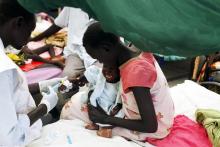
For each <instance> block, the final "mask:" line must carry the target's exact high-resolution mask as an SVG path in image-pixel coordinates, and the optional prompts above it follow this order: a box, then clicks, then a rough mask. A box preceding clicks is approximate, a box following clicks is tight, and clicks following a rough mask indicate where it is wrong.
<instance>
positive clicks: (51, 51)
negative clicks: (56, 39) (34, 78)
mask: <svg viewBox="0 0 220 147" xmlns="http://www.w3.org/2000/svg"><path fill="white" fill-rule="evenodd" d="M47 51H48V52H49V54H50V56H51V58H53V57H55V51H54V49H53V46H52V45H45V46H42V47H39V48H37V49H35V50H33V52H34V54H37V55H40V54H42V53H44V52H47Z"/></svg>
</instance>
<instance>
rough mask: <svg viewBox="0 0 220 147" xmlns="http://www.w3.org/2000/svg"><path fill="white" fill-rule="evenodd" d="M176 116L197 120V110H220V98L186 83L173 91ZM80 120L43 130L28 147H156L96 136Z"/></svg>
mask: <svg viewBox="0 0 220 147" xmlns="http://www.w3.org/2000/svg"><path fill="white" fill-rule="evenodd" d="M171 94H172V98H173V101H174V105H175V115H176V116H177V115H185V116H187V117H189V118H190V119H191V120H194V121H195V114H194V113H195V111H196V109H197V108H211V109H215V110H219V111H220V107H219V106H220V95H218V94H216V93H214V92H212V91H209V90H207V89H206V88H204V87H202V86H200V85H198V84H197V83H195V82H192V81H189V80H186V81H185V82H184V83H182V84H179V85H177V86H174V87H172V88H171ZM84 125H85V124H84V123H83V122H82V121H80V120H60V121H58V122H56V123H54V124H50V125H47V126H45V127H43V130H42V136H41V137H40V138H39V139H38V140H35V141H33V142H32V143H31V144H29V145H28V147H59V146H62V147H86V146H95V147H115V146H117V147H125V146H126V147H141V146H145V147H152V145H150V144H148V143H145V144H139V142H132V141H126V140H125V139H123V138H122V137H113V138H112V139H107V138H102V137H98V136H96V132H95V131H90V130H86V129H84Z"/></svg>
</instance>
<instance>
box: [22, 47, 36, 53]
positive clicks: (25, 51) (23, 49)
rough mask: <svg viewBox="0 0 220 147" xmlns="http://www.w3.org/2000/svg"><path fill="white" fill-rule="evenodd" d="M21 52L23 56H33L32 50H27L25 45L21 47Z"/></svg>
mask: <svg viewBox="0 0 220 147" xmlns="http://www.w3.org/2000/svg"><path fill="white" fill-rule="evenodd" d="M21 51H22V52H23V53H25V54H30V55H33V54H34V53H33V52H32V50H30V49H29V48H28V46H26V45H25V46H23V47H22V49H21Z"/></svg>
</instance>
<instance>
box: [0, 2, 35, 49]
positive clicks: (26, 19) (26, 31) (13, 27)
mask: <svg viewBox="0 0 220 147" xmlns="http://www.w3.org/2000/svg"><path fill="white" fill-rule="evenodd" d="M34 28H35V16H34V14H31V13H29V12H28V11H26V10H25V9H24V8H22V7H21V6H20V5H19V4H18V2H17V0H0V37H1V39H2V41H3V43H4V45H6V46H7V45H12V46H14V47H15V48H18V49H20V48H21V47H22V46H23V45H25V44H26V43H27V40H28V39H29V37H30V34H31V32H32V31H33V29H34Z"/></svg>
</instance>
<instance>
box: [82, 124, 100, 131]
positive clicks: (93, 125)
mask: <svg viewBox="0 0 220 147" xmlns="http://www.w3.org/2000/svg"><path fill="white" fill-rule="evenodd" d="M85 128H86V129H88V130H99V126H98V125H96V124H88V125H86V126H85Z"/></svg>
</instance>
